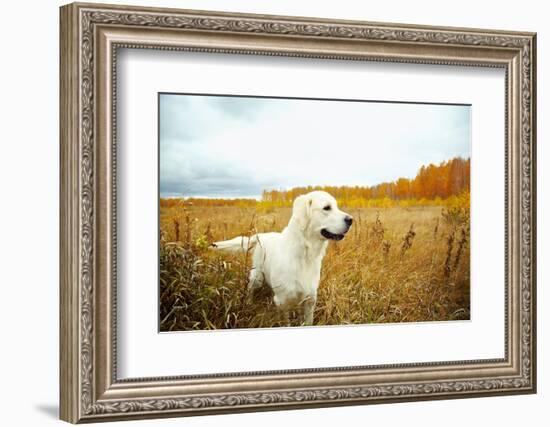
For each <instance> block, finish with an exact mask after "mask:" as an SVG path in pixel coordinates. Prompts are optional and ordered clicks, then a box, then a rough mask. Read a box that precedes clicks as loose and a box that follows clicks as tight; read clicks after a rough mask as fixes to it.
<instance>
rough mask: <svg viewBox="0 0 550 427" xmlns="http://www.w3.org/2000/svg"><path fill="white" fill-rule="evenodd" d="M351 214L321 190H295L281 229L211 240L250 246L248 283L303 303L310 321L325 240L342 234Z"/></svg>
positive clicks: (236, 247) (230, 246) (281, 299)
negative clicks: (250, 266) (286, 223)
mask: <svg viewBox="0 0 550 427" xmlns="http://www.w3.org/2000/svg"><path fill="white" fill-rule="evenodd" d="M352 221H353V219H352V217H351V216H350V215H348V214H347V213H345V212H342V211H341V210H339V209H338V206H337V205H336V199H334V197H332V196H331V195H330V194H328V193H326V192H324V191H312V192H311V193H308V194H304V195H302V196H298V197H297V198H296V199H295V200H294V204H293V207H292V217H291V218H290V221H289V223H288V225H287V227H285V229H284V230H283V231H282V232H281V233H258V234H256V235H254V236H251V237H243V236H240V237H235V238H234V239H231V240H225V241H222V242H215V243H214V244H213V247H214V248H217V249H221V250H230V251H242V250H248V248H249V247H253V250H254V253H253V257H252V269H251V271H250V278H249V282H248V289H249V291H250V292H252V291H253V290H254V289H255V288H257V287H259V286H261V285H262V283H264V282H265V283H267V284H268V285H269V286H270V287H271V289H273V302H274V303H275V305H277V306H278V307H283V306H284V305H285V304H286V303H287V302H290V301H292V300H299V301H302V302H303V304H304V323H305V324H306V325H311V324H312V323H313V312H314V310H315V303H316V301H317V288H318V286H319V280H320V277H321V262H322V260H323V257H324V256H325V252H326V249H327V245H328V241H329V240H342V239H343V238H344V235H345V234H346V233H347V232H348V230H349V229H350V227H351V223H352Z"/></svg>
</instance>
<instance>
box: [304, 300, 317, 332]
mask: <svg viewBox="0 0 550 427" xmlns="http://www.w3.org/2000/svg"><path fill="white" fill-rule="evenodd" d="M316 303H317V298H315V297H313V296H308V297H307V298H306V299H305V301H304V326H311V325H313V313H314V312H315V304H316Z"/></svg>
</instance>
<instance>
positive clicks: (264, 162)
mask: <svg viewBox="0 0 550 427" xmlns="http://www.w3.org/2000/svg"><path fill="white" fill-rule="evenodd" d="M158 108H159V111H158V117H159V178H160V179H159V329H160V331H161V332H171V331H190V330H213V329H242V328H270V327H289V326H315V327H317V326H328V325H332V326H336V325H352V324H355V325H357V324H380V323H400V322H433V321H457V320H469V319H470V153H471V106H470V105H466V104H434V103H418V102H416V103H415V102H389V101H381V100H374V101H373V100H356V99H345V100H344V99H313V98H307V99H304V98H280V97H257V96H240V95H227V94H223V95H219V94H184V93H159V95H158Z"/></svg>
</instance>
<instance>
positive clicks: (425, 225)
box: [160, 203, 470, 331]
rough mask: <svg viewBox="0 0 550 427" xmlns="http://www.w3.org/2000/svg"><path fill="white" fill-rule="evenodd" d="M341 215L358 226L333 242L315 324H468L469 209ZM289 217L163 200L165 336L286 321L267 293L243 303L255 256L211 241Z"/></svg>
mask: <svg viewBox="0 0 550 427" xmlns="http://www.w3.org/2000/svg"><path fill="white" fill-rule="evenodd" d="M342 209H343V210H345V211H346V212H349V213H350V214H352V215H353V217H354V223H353V226H352V228H351V230H350V232H349V233H348V235H347V236H346V237H345V238H344V239H343V240H342V241H339V242H331V243H330V244H329V250H328V251H327V255H326V257H325V259H324V261H323V266H322V272H321V283H320V286H319V292H318V300H317V306H316V310H315V315H314V325H342V324H359V323H390V322H391V323H393V322H419V321H443V320H457V319H469V318H470V246H469V236H470V231H469V206H468V208H461V207H456V206H455V207H449V206H444V205H442V206H411V207H402V206H401V207H399V206H396V207H390V208H356V209H353V208H346V207H345V206H343V207H342ZM290 215H291V210H290V208H287V207H273V208H266V207H263V206H262V207H260V206H257V207H239V206H214V207H210V206H209V207H205V206H189V205H185V204H184V203H171V204H170V206H162V204H161V210H160V229H161V232H160V234H161V241H160V328H161V330H162V331H176V330H204V329H222V328H252V327H272V326H283V325H286V323H284V321H283V319H282V318H281V317H280V316H281V315H280V314H279V312H278V311H277V310H276V309H275V306H274V305H273V303H272V302H271V294H270V290H269V289H268V288H267V287H264V289H261V290H260V291H259V292H257V293H256V295H254V299H253V300H252V301H249V300H247V278H248V272H249V269H250V258H251V254H250V253H245V252H243V253H242V254H227V253H220V252H218V251H213V250H211V249H209V244H210V243H211V242H213V241H218V240H224V239H229V238H233V237H235V236H238V235H250V234H253V233H256V232H264V231H280V230H282V229H283V228H284V227H285V226H286V224H287V223H288V220H289V218H290ZM298 308H299V307H298ZM298 308H296V309H298ZM297 318H298V316H295V317H292V316H291V319H294V320H293V321H294V322H296V319H297ZM294 324H295V325H298V323H294Z"/></svg>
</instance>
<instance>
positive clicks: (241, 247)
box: [211, 234, 260, 252]
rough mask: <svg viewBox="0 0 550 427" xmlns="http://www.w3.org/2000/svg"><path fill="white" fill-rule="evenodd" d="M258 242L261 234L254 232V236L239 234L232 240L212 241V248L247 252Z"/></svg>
mask: <svg viewBox="0 0 550 427" xmlns="http://www.w3.org/2000/svg"><path fill="white" fill-rule="evenodd" d="M257 243H260V236H259V234H254V235H252V236H239V237H235V238H234V239H231V240H223V241H221V242H214V243H212V245H211V248H212V249H219V250H222V251H228V252H241V251H244V252H246V251H248V250H249V249H251V248H253V247H254V246H255V245H256V244H257Z"/></svg>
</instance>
